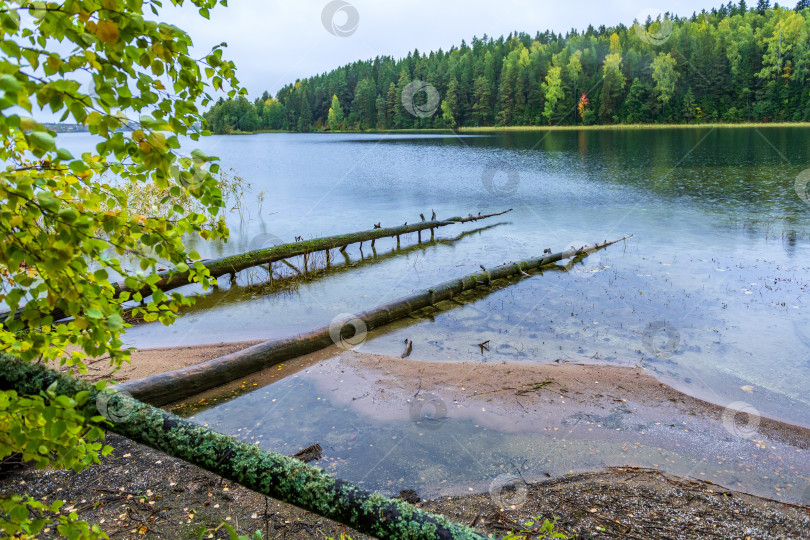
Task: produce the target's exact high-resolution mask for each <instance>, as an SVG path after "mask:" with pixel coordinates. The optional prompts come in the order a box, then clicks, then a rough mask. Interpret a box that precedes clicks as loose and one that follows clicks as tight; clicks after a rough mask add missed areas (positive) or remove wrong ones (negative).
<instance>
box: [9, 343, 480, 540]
mask: <svg viewBox="0 0 810 540" xmlns="http://www.w3.org/2000/svg"><path fill="white" fill-rule="evenodd" d="M53 383H56V388H55V390H56V392H57V393H58V394H64V395H68V396H73V395H75V394H77V393H78V392H80V391H88V392H89V393H90V399H89V400H88V401H87V405H86V406H85V409H84V414H85V415H86V417H87V418H92V417H94V416H97V415H99V414H100V412H104V411H99V403H106V400H108V399H109V398H110V394H111V392H110V390H105V391H102V392H101V393H100V392H98V391H97V390H96V388H95V386H93V385H91V384H89V383H86V382H84V381H79V380H76V379H73V378H72V377H69V376H67V375H64V374H61V373H57V372H55V371H52V370H49V369H47V368H45V367H43V366H42V365H38V364H29V363H24V362H21V361H19V360H17V359H14V358H11V357H9V356H5V355H0V390H9V389H13V390H16V391H17V392H18V393H19V394H21V395H36V394H39V393H40V392H42V391H44V390H45V389H46V388H48V387H49V386H50V385H51V384H53ZM116 397H117V399H118V411H119V412H120V413H121V414H120V415H119V414H116V419H117V420H118V421H116V422H113V423H112V424H110V425H108V426H107V429H109V430H110V431H113V432H115V433H119V434H121V435H124V436H125V437H128V438H130V439H132V440H133V441H136V442H139V443H142V444H145V445H147V446H150V447H152V448H155V449H157V450H160V451H162V452H165V453H166V454H169V455H171V456H174V457H177V458H180V459H182V460H184V461H187V462H188V463H191V464H194V465H197V466H199V467H202V468H204V469H206V470H208V471H211V472H213V473H215V474H218V475H220V476H222V477H223V478H226V479H228V480H232V481H234V482H236V483H238V484H241V485H243V486H245V487H247V488H249V489H252V490H254V491H256V492H258V493H262V494H264V495H267V496H270V497H273V498H275V499H278V500H281V501H284V502H287V503H290V504H293V505H295V506H298V507H299V508H303V509H305V510H309V511H311V512H315V513H317V514H319V515H321V516H324V517H326V518H329V519H333V520H335V521H337V522H340V523H343V524H345V525H348V526H350V527H352V528H354V529H356V530H358V531H360V532H363V533H366V534H370V535H373V536H376V537H378V538H391V539H408V540H481V539H483V538H486V537H485V536H483V535H481V534H479V533H478V532H476V531H475V530H473V529H471V528H469V527H466V526H463V525H458V524H455V523H453V522H452V521H450V520H449V519H447V518H446V517H444V516H440V515H434V514H430V513H427V512H423V511H421V510H419V509H418V508H416V507H414V506H412V505H410V504H408V503H406V502H404V501H399V500H394V499H389V498H387V497H384V496H382V495H380V494H379V493H374V492H371V491H368V490H365V489H362V488H360V487H358V486H355V485H354V484H352V483H350V482H346V481H345V480H341V479H338V478H334V477H332V476H330V475H328V474H326V473H325V472H324V471H323V470H322V469H320V468H318V467H312V466H309V465H306V464H305V463H303V462H301V461H299V460H297V459H294V458H291V457H288V456H284V455H281V454H276V453H274V452H267V451H264V450H262V449H260V448H259V447H258V446H256V445H253V444H247V443H242V442H239V441H236V440H235V439H233V438H232V437H228V436H226V435H223V434H221V433H216V432H215V431H212V430H210V429H208V428H206V427H204V426H201V425H199V424H195V423H193V422H190V421H188V420H185V419H183V418H180V417H177V416H175V415H172V414H171V413H168V412H166V411H163V410H161V409H157V408H155V407H152V406H150V405H147V404H145V403H142V402H140V401H138V400H136V399H134V398H132V397H131V396H127V395H126V394H117V395H116ZM107 413H108V415H109V412H108V411H107Z"/></svg>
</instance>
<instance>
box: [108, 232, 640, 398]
mask: <svg viewBox="0 0 810 540" xmlns="http://www.w3.org/2000/svg"><path fill="white" fill-rule="evenodd" d="M630 236H632V235H630ZM630 236H624V237H622V238H619V239H618V240H613V241H611V242H607V241H605V242H602V243H598V244H592V245H589V246H582V247H580V248H573V247H572V248H569V249H567V250H565V251H561V252H559V253H553V254H551V255H546V256H545V257H539V258H534V259H528V260H525V261H520V262H512V263H507V264H503V265H501V266H497V267H495V268H492V269H490V270H486V271H484V272H483V273H482V274H471V275H469V276H465V277H462V278H457V279H452V280H450V281H445V282H444V283H441V284H439V285H436V286H435V287H432V288H430V289H427V290H424V291H422V292H418V293H414V294H411V295H409V296H405V297H402V298H399V299H397V300H394V301H392V302H388V303H387V304H383V305H380V306H377V307H375V308H373V309H370V310H368V311H364V312H361V313H357V314H355V315H351V316H347V317H344V318H340V319H338V318H336V319H335V320H333V321H332V324H330V325H329V326H325V327H322V328H318V329H317V330H313V331H311V332H307V333H304V334H298V335H296V336H292V337H288V338H282V339H274V340H270V341H265V342H263V343H259V344H258V345H254V346H252V347H248V348H246V349H243V350H241V351H237V352H235V353H232V354H228V355H226V356H222V357H219V358H214V359H212V360H208V361H207V362H202V363H200V364H195V365H193V366H188V367H185V368H182V369H178V370H175V371H169V372H166V373H160V374H157V375H151V376H149V377H144V378H143V379H137V380H134V381H129V382H126V383H122V384H120V385H118V386H117V387H116V388H119V389H120V390H123V391H127V392H129V393H131V394H132V395H133V396H134V397H136V398H138V399H140V400H141V401H144V402H146V403H150V404H152V405H156V406H162V405H166V404H169V403H173V402H175V401H179V400H181V399H184V398H187V397H189V396H193V395H195V394H199V393H200V392H203V391H205V390H209V389H211V388H215V387H217V386H220V385H222V384H225V383H226V382H230V381H232V380H234V379H238V378H241V377H245V376H246V375H249V374H251V373H254V372H256V371H260V370H262V369H264V368H266V367H269V366H272V365H274V364H278V363H280V362H283V361H285V360H289V359H291V358H295V357H297V356H301V355H304V354H309V353H311V352H315V351H318V350H320V349H325V348H326V347H328V346H330V345H334V344H336V345H339V346H341V347H344V348H350V347H352V346H354V345H357V344H359V343H360V342H362V341H363V339H362V338H364V336H365V333H366V332H367V331H368V330H372V329H374V328H378V327H380V326H383V325H385V324H388V323H390V322H393V321H395V320H397V319H400V318H402V317H406V316H408V315H409V314H410V313H413V312H414V311H418V310H420V309H422V308H425V307H427V306H431V305H433V304H436V303H437V302H441V301H443V300H452V299H453V297H454V296H455V295H458V294H460V293H462V292H464V291H469V290H472V289H475V288H476V287H479V286H482V285H490V284H491V282H492V281H493V280H496V279H502V278H507V277H510V276H514V275H523V274H525V273H526V270H530V269H534V268H539V267H541V266H544V265H547V264H551V263H554V262H557V261H560V260H562V259H569V258H575V257H585V256H587V255H588V254H590V253H592V252H594V251H596V250H598V249H601V248H604V247H607V246H609V245H611V244H615V243H616V242H620V241H622V240H624V239H626V238H630Z"/></svg>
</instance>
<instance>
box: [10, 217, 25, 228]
mask: <svg viewBox="0 0 810 540" xmlns="http://www.w3.org/2000/svg"><path fill="white" fill-rule="evenodd" d="M22 221H23V217H22V216H20V215H16V216H14V217H13V218H11V219H10V220H9V221H8V224H9V225H11V226H12V227H17V226H19V224H20V223H22Z"/></svg>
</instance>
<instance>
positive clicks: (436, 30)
mask: <svg viewBox="0 0 810 540" xmlns="http://www.w3.org/2000/svg"><path fill="white" fill-rule="evenodd" d="M335 2H337V3H335ZM166 4H168V2H166ZM713 5H720V2H719V0H703V1H700V0H672V1H670V2H667V3H664V2H654V1H651V0H619V1H617V0H599V1H593V0H584V1H567V2H566V1H560V0H554V1H551V0H537V1H530V0H498V1H494V0H489V1H486V2H482V1H475V0H468V1H461V0H446V1H441V0H406V1H402V0H392V1H381V0H332V1H329V0H292V1H291V0H286V1H283V2H282V1H278V0H229V6H228V7H227V8H223V7H221V6H219V7H217V8H216V9H214V10H212V12H211V20H209V21H206V20H205V19H203V18H201V17H199V16H198V15H196V14H195V12H194V11H193V10H191V9H189V6H186V7H183V8H166V9H164V11H163V12H162V16H161V18H162V19H163V20H166V21H167V22H171V23H172V24H176V25H177V26H179V27H180V28H183V29H184V30H186V31H187V32H188V33H189V34H190V35H191V36H192V38H193V39H194V43H195V46H196V48H197V49H198V51H199V53H200V54H202V53H203V52H204V51H205V50H208V49H209V48H210V47H211V46H212V45H213V44H216V43H220V42H223V41H224V42H226V43H228V49H227V50H226V52H225V54H226V56H227V57H228V58H230V59H232V60H234V61H235V62H236V66H237V68H238V75H239V79H240V81H241V82H242V84H243V85H244V86H245V87H246V88H247V89H248V91H249V92H250V95H251V96H252V97H256V96H258V95H261V93H262V92H263V91H264V90H269V91H270V92H271V93H273V94H275V92H276V91H277V90H278V89H279V88H281V87H282V86H284V85H285V84H287V83H289V82H292V81H295V79H297V78H304V77H307V76H310V75H315V74H318V73H322V72H325V71H329V70H331V69H333V68H335V67H338V66H340V65H343V64H346V63H348V62H352V61H354V60H359V59H368V58H373V57H375V56H378V55H381V56H383V55H390V56H393V57H395V58H400V57H402V56H405V55H407V54H408V52H409V51H413V50H414V48H418V49H419V50H420V51H422V52H428V51H431V50H437V49H439V48H442V49H444V50H447V49H448V48H450V47H451V46H452V45H458V44H459V43H460V42H461V40H462V39H466V40H467V43H469V42H470V40H471V38H472V37H473V36H478V37H481V36H483V35H484V34H488V35H490V36H493V37H498V36H501V35H507V34H508V33H509V32H511V31H514V30H517V31H525V32H528V33H529V34H531V35H534V33H535V32H536V31H538V30H541V31H542V30H545V29H551V30H554V31H555V32H561V33H563V34H565V32H566V30H568V29H571V28H577V29H580V30H581V29H584V28H586V27H587V26H588V25H589V24H593V25H594V26H599V25H600V24H605V25H606V26H610V25H614V24H617V23H620V22H621V23H624V24H626V25H628V26H629V25H630V24H631V23H632V22H633V20H634V19H636V18H638V19H639V20H642V19H646V15H647V14H648V13H660V12H663V11H670V12H672V13H676V14H678V15H682V16H687V15H691V14H692V12H693V11H698V12H699V11H700V10H701V9H703V8H706V9H710V8H711V7H712V6H713ZM325 10H326V14H325V13H324V12H325ZM330 14H332V16H330ZM325 23H326V24H325ZM340 34H345V35H340Z"/></svg>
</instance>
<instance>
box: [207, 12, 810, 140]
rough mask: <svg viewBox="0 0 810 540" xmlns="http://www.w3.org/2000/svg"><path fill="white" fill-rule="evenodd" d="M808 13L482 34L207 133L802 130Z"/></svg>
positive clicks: (251, 106)
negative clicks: (747, 125) (795, 126)
mask: <svg viewBox="0 0 810 540" xmlns="http://www.w3.org/2000/svg"><path fill="white" fill-rule="evenodd" d="M808 8H810V0H801V1H800V2H799V4H798V5H797V6H796V7H795V8H794V9H789V8H784V7H780V6H779V5H778V4H774V5H773V7H771V6H770V2H769V1H767V0H766V1H763V0H760V1H759V3H758V4H757V6H756V7H754V8H749V7H748V6H747V5H746V4H745V2H744V1H741V2H740V3H739V5H736V6H735V5H733V4H732V3H731V2H729V3H728V4H727V5H724V6H721V7H720V8H713V9H712V10H711V11H705V10H704V11H702V12H701V13H699V14H698V13H694V14H692V16H691V17H689V18H681V17H678V16H674V15H672V16H671V15H669V14H665V15H664V16H663V17H659V18H657V19H656V20H655V21H653V20H650V19H649V18H648V20H646V21H644V22H642V23H641V24H639V22H638V21H637V22H636V23H634V24H633V26H631V27H630V28H628V27H626V26H624V25H622V24H620V25H618V26H616V27H612V28H611V27H605V26H600V27H599V28H593V27H592V26H589V27H588V29H587V30H586V31H585V32H583V33H580V32H578V31H577V30H574V29H572V30H570V31H569V32H567V33H566V35H565V36H563V35H562V34H555V33H554V32H551V31H546V32H544V33H539V32H538V33H537V34H536V35H535V36H534V37H533V38H532V37H531V36H530V35H528V34H525V33H515V34H509V36H507V37H506V38H504V37H500V38H499V39H492V38H489V37H487V36H486V35H484V37H483V38H480V39H479V38H475V37H474V38H473V39H472V43H471V44H470V45H467V44H466V43H465V42H464V41H462V43H461V46H460V47H455V46H454V47H452V48H451V49H450V50H449V51H447V52H444V51H442V50H439V51H437V52H431V53H430V54H424V53H420V52H419V51H418V50H415V51H413V53H409V54H408V56H407V57H405V58H402V59H400V60H394V59H393V58H392V57H389V56H385V57H377V58H375V59H373V60H366V61H358V62H354V63H352V64H348V65H346V66H343V67H340V68H337V69H335V70H333V71H330V72H329V73H325V74H322V75H318V76H315V77H311V78H308V79H303V80H299V81H296V82H295V83H294V84H289V85H287V86H285V87H284V88H282V89H281V90H280V91H279V92H278V94H277V95H276V96H275V97H273V96H271V95H270V94H269V93H267V92H265V93H264V95H263V96H262V97H261V98H258V99H256V100H255V101H254V102H253V103H250V102H249V101H248V100H247V99H245V98H244V97H239V98H237V99H229V100H220V101H219V102H218V103H217V104H215V105H214V106H213V107H212V108H211V109H210V110H209V111H208V112H207V113H206V114H205V118H206V120H207V121H208V124H209V126H208V127H209V129H211V131H213V132H215V133H234V132H237V133H238V132H253V131H260V130H287V131H321V130H323V131H337V130H341V131H361V130H375V129H376V130H385V129H436V128H440V129H448V128H450V129H457V128H464V127H484V126H548V125H599V124H602V125H609V124H614V125H615V124H694V123H715V122H727V123H741V122H802V121H807V120H810V88H808V85H807V83H808V75H810V23H808V20H810V9H808ZM412 82H415V84H411V83H412ZM409 84H410V86H409ZM425 85H430V86H425ZM414 89H416V92H415V93H414V92H413V90H414ZM433 89H435V91H434V90H433ZM403 92H405V96H404V97H403ZM409 92H410V93H409ZM411 95H412V98H411V97H410V96H411Z"/></svg>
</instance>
